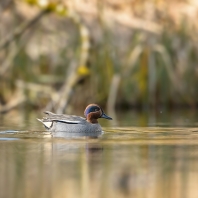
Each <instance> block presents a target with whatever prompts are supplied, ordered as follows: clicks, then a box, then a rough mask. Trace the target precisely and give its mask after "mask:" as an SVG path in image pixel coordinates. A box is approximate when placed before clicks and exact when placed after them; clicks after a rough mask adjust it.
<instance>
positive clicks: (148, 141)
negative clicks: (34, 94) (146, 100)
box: [0, 111, 198, 198]
mask: <svg viewBox="0 0 198 198" xmlns="http://www.w3.org/2000/svg"><path fill="white" fill-rule="evenodd" d="M37 116H39V115H35V114H27V115H26V114H20V115H19V114H18V112H11V113H9V114H6V115H4V116H1V120H0V197H2V198H7V197H8V198H12V197H14V198H18V197H19V198H23V197H25V198H28V197H58V198H59V197H64V198H65V197H77V198H80V197H85V198H88V197H90V198H95V197H98V198H103V197H104V198H105V197H108V198H109V197H113V198H114V197H115V198H116V197H119V198H120V197H130V198H131V197H136V198H145V197H151V198H154V197H157V198H161V197H162V198H166V197H167V198H178V197H184V198H185V197H187V198H197V197H198V190H197V184H198V122H197V121H198V117H197V115H196V113H195V112H191V111H188V112H185V113H182V112H174V113H169V114H166V115H164V114H163V113H160V112H159V113H156V114H153V113H151V114H148V113H147V114H145V113H142V114H141V113H138V112H128V113H117V114H116V116H115V115H114V118H115V119H114V122H108V121H107V122H106V121H102V120H101V121H102V122H100V123H101V124H102V126H104V128H103V129H104V131H105V133H104V134H103V135H102V136H100V137H98V138H92V139H91V138H88V137H83V138H82V137H75V138H53V137H52V136H51V134H50V133H48V132H44V131H43V127H42V126H41V125H40V123H39V122H37V121H36V119H35V118H36V117H37ZM196 118H197V119H196ZM196 120H197V121H196Z"/></svg>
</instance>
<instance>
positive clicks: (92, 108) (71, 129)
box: [37, 104, 112, 134]
mask: <svg viewBox="0 0 198 198" xmlns="http://www.w3.org/2000/svg"><path fill="white" fill-rule="evenodd" d="M44 113H45V114H46V115H47V116H46V117H44V118H42V119H38V118H37V120H38V121H40V122H41V123H42V124H43V125H44V127H45V128H46V130H47V131H49V132H53V133H56V132H64V133H65V132H67V133H79V134H94V133H101V132H102V128H101V126H100V124H99V123H98V119H99V118H104V119H107V120H112V118H111V117H109V116H108V115H106V114H105V113H104V111H103V109H102V108H101V107H100V106H99V105H97V104H89V105H88V106H87V107H86V108H85V111H84V115H85V117H81V116H76V115H65V114H55V113H52V112H50V111H45V112H44Z"/></svg>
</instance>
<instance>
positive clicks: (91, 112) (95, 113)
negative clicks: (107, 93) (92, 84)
mask: <svg viewBox="0 0 198 198" xmlns="http://www.w3.org/2000/svg"><path fill="white" fill-rule="evenodd" d="M84 115H85V117H86V118H87V121H88V122H91V123H98V121H97V119H98V118H105V119H108V120H112V118H111V117H109V116H107V115H106V114H105V113H104V111H103V110H102V108H100V107H99V106H98V105H97V104H90V105H88V106H87V107H86V109H85V111H84Z"/></svg>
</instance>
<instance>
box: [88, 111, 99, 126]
mask: <svg viewBox="0 0 198 198" xmlns="http://www.w3.org/2000/svg"><path fill="white" fill-rule="evenodd" d="M99 116H100V114H98V112H97V113H95V112H92V113H89V114H88V115H87V122H90V123H92V124H96V123H98V118H99Z"/></svg>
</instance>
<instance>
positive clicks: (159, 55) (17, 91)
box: [0, 0, 198, 113]
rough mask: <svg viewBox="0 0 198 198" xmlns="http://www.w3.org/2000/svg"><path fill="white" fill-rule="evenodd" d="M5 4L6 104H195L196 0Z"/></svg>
mask: <svg viewBox="0 0 198 198" xmlns="http://www.w3.org/2000/svg"><path fill="white" fill-rule="evenodd" d="M4 1H5V0H4ZM4 1H2V2H4ZM5 2H6V1H5ZM0 6H1V13H0V15H1V19H0V20H1V23H0V30H1V32H0V35H1V36H0V60H1V67H0V85H1V86H0V107H1V109H0V110H1V111H3V112H6V111H8V110H9V109H11V108H13V107H15V106H18V105H19V104H21V103H24V102H26V103H27V102H28V104H31V105H29V106H32V107H39V108H44V107H46V108H48V109H49V110H50V109H56V111H57V112H60V113H61V112H63V111H64V110H65V109H66V107H67V106H68V104H70V105H74V104H75V105H78V106H82V107H84V106H85V105H86V104H87V103H90V102H97V103H100V104H103V105H105V104H108V107H109V108H110V109H112V108H114V107H115V106H134V107H136V106H138V107H140V106H141V107H147V106H153V107H156V106H158V105H161V104H162V105H165V106H167V107H169V106H178V105H179V106H190V107H195V106H197V104H198V91H197V87H198V66H197V64H198V42H197V34H198V26H197V23H196V20H195V19H196V18H197V13H198V4H197V3H196V0H194V1H193V0H191V1H189V2H188V1H185V0H177V1H176V0H173V1H165V0H162V1H154V0H144V1H138V0H137V1H133V0H125V1H119V0H106V1H94V0H88V1H83V0H82V1H75V0H74V1H69V0H62V1H50V0H15V1H10V2H9V3H8V4H6V3H2V4H0Z"/></svg>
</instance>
